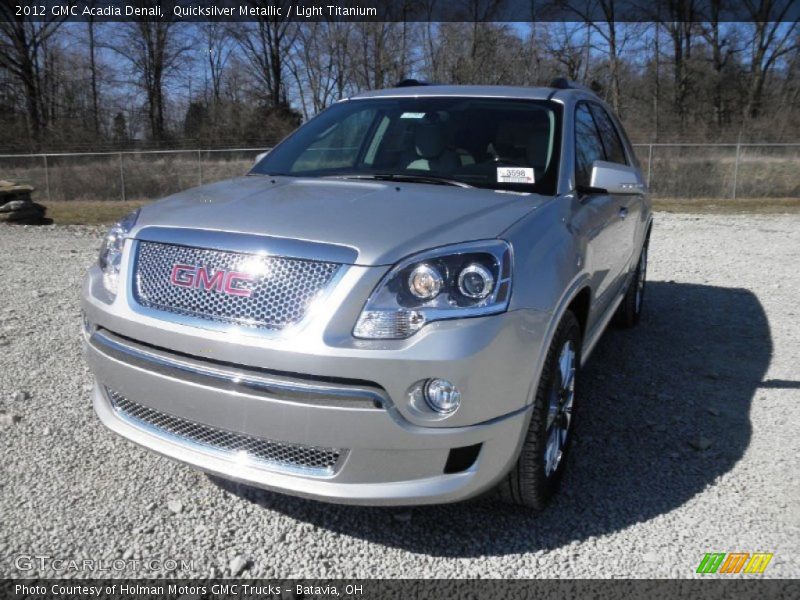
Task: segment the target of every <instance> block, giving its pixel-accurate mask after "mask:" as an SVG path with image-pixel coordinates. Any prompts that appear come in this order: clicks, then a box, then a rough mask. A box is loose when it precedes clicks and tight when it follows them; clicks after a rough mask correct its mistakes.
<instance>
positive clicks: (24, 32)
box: [0, 2, 64, 144]
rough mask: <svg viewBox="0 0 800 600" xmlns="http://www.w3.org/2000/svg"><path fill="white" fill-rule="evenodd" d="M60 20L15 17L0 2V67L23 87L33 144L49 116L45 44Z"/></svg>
mask: <svg viewBox="0 0 800 600" xmlns="http://www.w3.org/2000/svg"><path fill="white" fill-rule="evenodd" d="M63 21H64V20H63V18H57V19H51V20H47V21H43V22H31V21H29V20H26V19H25V18H24V17H23V18H20V17H17V16H16V14H15V11H14V7H13V6H12V5H11V4H9V3H6V2H2V3H0V67H3V68H4V69H7V70H8V72H9V73H10V74H11V75H12V76H13V77H14V78H15V79H16V80H17V81H18V82H19V84H20V85H21V86H22V88H23V90H24V94H25V108H26V117H27V125H28V130H29V132H30V135H31V138H32V141H33V142H34V143H35V144H39V143H40V141H41V138H42V132H43V130H44V129H45V127H46V126H47V122H48V116H49V111H48V110H47V108H48V107H47V104H48V102H47V99H46V86H47V81H46V73H45V64H44V62H45V50H46V44H47V41H48V40H49V39H50V38H51V37H52V36H53V35H54V34H55V33H56V31H57V30H58V28H59V27H60V26H61V24H62V23H63Z"/></svg>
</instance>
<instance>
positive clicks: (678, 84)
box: [659, 0, 697, 131]
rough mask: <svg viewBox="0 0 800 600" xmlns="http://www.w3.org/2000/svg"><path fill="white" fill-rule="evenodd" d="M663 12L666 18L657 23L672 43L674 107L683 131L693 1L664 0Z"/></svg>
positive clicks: (693, 26)
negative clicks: (664, 10) (664, 9)
mask: <svg viewBox="0 0 800 600" xmlns="http://www.w3.org/2000/svg"><path fill="white" fill-rule="evenodd" d="M659 6H660V5H659ZM666 13H667V14H666V18H665V19H664V20H661V21H660V22H661V25H662V27H663V28H664V30H665V31H666V32H667V34H668V36H669V38H670V41H671V42H672V68H673V71H672V77H673V104H674V108H675V112H676V113H677V115H678V119H679V122H680V128H681V131H683V130H684V129H685V127H686V122H687V105H686V101H687V98H688V97H689V89H690V84H691V80H690V66H689V63H690V60H691V58H692V47H693V46H692V42H693V36H694V32H695V29H696V24H695V22H694V21H695V18H696V16H697V10H696V7H695V0H666Z"/></svg>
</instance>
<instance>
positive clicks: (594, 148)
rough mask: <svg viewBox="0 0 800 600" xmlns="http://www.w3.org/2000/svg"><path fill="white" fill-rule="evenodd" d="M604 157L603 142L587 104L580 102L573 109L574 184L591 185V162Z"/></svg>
mask: <svg viewBox="0 0 800 600" xmlns="http://www.w3.org/2000/svg"><path fill="white" fill-rule="evenodd" d="M605 157H606V155H605V151H604V149H603V142H602V141H601V140H600V134H599V133H598V132H597V126H596V125H595V124H594V119H593V118H592V113H590V112H589V106H588V105H587V104H586V103H581V104H579V105H578V106H577V108H576V109H575V185H580V186H584V187H588V186H589V185H591V180H592V163H594V161H596V160H605Z"/></svg>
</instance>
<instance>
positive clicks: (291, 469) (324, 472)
mask: <svg viewBox="0 0 800 600" xmlns="http://www.w3.org/2000/svg"><path fill="white" fill-rule="evenodd" d="M103 396H104V397H105V400H106V402H108V404H109V406H111V408H112V410H113V411H114V414H115V415H116V416H117V418H118V419H120V420H121V421H124V422H125V423H127V424H128V425H130V426H132V427H136V428H137V429H140V430H142V431H144V432H146V433H147V434H149V435H152V436H153V437H156V438H159V439H161V440H164V441H166V442H170V443H172V444H175V445H176V446H181V447H183V448H186V449H188V450H191V451H193V452H198V453H201V454H206V455H208V456H213V457H216V458H218V459H221V460H226V461H228V462H230V463H232V464H239V465H241V464H247V463H250V465H251V466H254V467H260V468H263V469H264V470H268V471H275V472H284V473H289V474H295V475H304V476H307V477H318V478H320V479H322V478H330V477H333V476H334V475H336V473H338V471H339V469H340V468H341V466H342V464H343V463H344V461H345V459H346V458H347V454H348V452H347V450H342V449H338V451H339V453H340V454H339V459H338V460H337V461H336V464H335V465H334V466H333V467H332V468H330V469H312V468H308V467H300V466H297V465H291V464H287V463H279V462H274V461H269V460H265V459H260V458H254V457H252V456H251V455H250V454H247V455H239V454H236V453H233V452H228V451H225V450H220V449H219V448H215V447H214V446H211V445H208V444H201V443H199V442H196V441H194V440H192V439H189V438H184V437H181V436H179V435H175V434H174V433H171V432H169V431H166V430H164V429H161V428H159V427H156V426H155V425H152V424H150V423H148V422H146V421H143V420H141V419H137V418H136V417H134V416H132V415H129V414H128V413H126V412H125V411H123V410H121V409H120V408H119V407H118V406H117V405H116V404H115V403H114V401H113V400H112V399H111V394H110V390H109V389H108V388H106V387H103ZM198 425H201V426H202V424H198ZM212 429H213V428H212ZM240 435H244V434H240ZM248 437H253V436H248ZM254 439H255V438H254ZM264 441H265V442H269V441H270V440H264ZM279 443H280V442H279ZM283 443H284V444H287V445H290V444H288V443H287V442H283ZM243 461H244V462H243Z"/></svg>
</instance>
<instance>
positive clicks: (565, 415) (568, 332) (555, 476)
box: [498, 311, 581, 511]
mask: <svg viewBox="0 0 800 600" xmlns="http://www.w3.org/2000/svg"><path fill="white" fill-rule="evenodd" d="M570 355H571V357H572V358H571V362H572V368H569V367H567V368H566V369H565V370H567V371H570V374H571V377H569V378H568V379H569V381H570V383H569V384H568V385H567V390H566V392H565V389H564V388H563V386H562V385H561V383H562V380H564V379H567V378H562V376H561V364H562V363H563V364H566V361H565V357H566V356H570ZM580 358H581V329H580V325H579V324H578V319H577V318H576V317H575V315H574V314H573V313H572V312H571V311H567V312H566V313H565V314H564V316H563V317H562V319H561V322H560V323H559V324H558V329H556V333H555V336H553V341H552V343H551V344H550V348H549V349H548V351H547V357H546V358H545V362H544V366H543V368H542V375H541V377H540V378H539V387H538V389H537V391H536V398H535V400H534V403H533V410H532V412H531V420H530V423H529V425H528V431H527V433H526V435H525V440H524V442H523V444H522V450H521V451H520V455H519V458H518V459H517V462H516V464H515V465H514V466H513V467H512V469H511V471H510V472H509V473H508V475H507V476H506V478H505V480H504V481H502V482H501V483H500V485H499V486H498V492H499V495H500V498H501V499H502V500H504V501H506V502H510V503H512V504H517V505H519V506H525V507H527V508H531V509H534V510H536V511H540V510H542V509H544V508H545V506H546V505H547V503H548V501H549V500H550V498H551V497H552V496H553V495H554V494H555V493H556V491H557V490H558V487H559V485H560V483H561V478H562V475H563V472H564V467H565V465H566V462H567V461H566V458H567V454H568V451H569V448H570V446H571V442H572V432H573V431H574V428H575V408H576V394H575V382H576V380H577V375H578V371H579V370H580V362H581V361H580ZM559 393H560V395H559ZM564 393H567V394H568V396H567V397H564V395H563V394H564ZM554 394H555V395H554ZM567 398H568V399H567ZM567 404H569V406H568V407H567V406H566V405H567ZM551 407H554V408H555V412H556V418H555V419H550V418H549V414H550V409H551ZM559 409H563V412H559ZM560 424H566V427H565V428H564V431H565V433H564V438H560V437H559V438H558V439H559V440H560V441H561V444H560V449H559V450H558V452H559V453H560V454H557V453H556V449H555V447H552V448H550V451H549V452H548V446H549V444H548V441H551V442H553V443H555V438H554V437H553V436H554V435H555V430H556V429H557V428H558V425H560ZM559 433H560V431H559Z"/></svg>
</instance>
